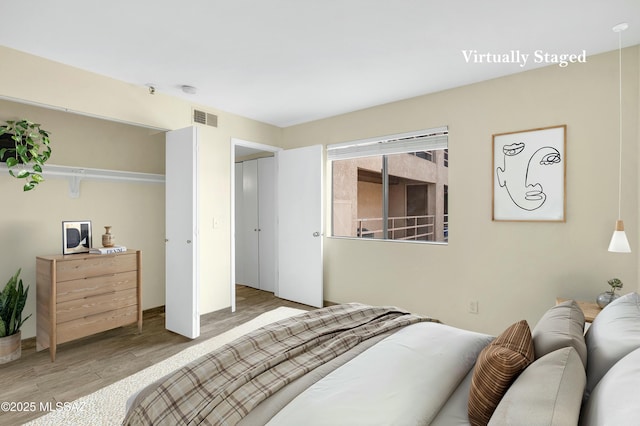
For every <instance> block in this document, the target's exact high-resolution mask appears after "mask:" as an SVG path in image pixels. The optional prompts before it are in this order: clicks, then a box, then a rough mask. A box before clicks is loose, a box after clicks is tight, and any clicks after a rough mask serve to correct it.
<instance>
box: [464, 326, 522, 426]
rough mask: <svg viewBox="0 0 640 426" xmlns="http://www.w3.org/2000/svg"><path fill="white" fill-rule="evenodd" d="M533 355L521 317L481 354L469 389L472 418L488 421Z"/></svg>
mask: <svg viewBox="0 0 640 426" xmlns="http://www.w3.org/2000/svg"><path fill="white" fill-rule="evenodd" d="M533 359H534V348H533V339H532V338H531V330H530V329H529V324H527V322H526V321H525V320H522V321H518V322H517V323H515V324H513V325H511V326H510V327H509V328H507V329H506V330H505V331H503V332H502V334H500V336H498V337H497V338H496V339H495V340H494V341H493V342H491V343H490V344H489V345H487V347H485V348H484V349H483V350H482V351H481V352H480V355H478V360H477V361H476V365H475V367H474V370H473V377H472V379H471V388H470V390H469V407H468V412H469V422H470V423H471V424H472V425H473V426H478V425H486V424H487V423H488V422H489V419H490V418H491V415H492V414H493V412H494V411H495V409H496V407H497V406H498V403H499V402H500V400H501V399H502V396H503V395H504V394H505V392H506V391H507V389H509V386H510V385H511V383H512V382H513V381H514V380H515V379H516V377H518V375H519V374H520V373H521V372H522V370H524V369H525V368H526V367H527V366H528V365H529V364H531V363H532V362H533Z"/></svg>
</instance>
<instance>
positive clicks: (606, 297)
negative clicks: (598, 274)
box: [596, 278, 622, 308]
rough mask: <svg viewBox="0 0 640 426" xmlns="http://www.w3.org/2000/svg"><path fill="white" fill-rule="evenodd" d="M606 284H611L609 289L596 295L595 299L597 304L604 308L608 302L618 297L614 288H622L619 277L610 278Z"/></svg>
mask: <svg viewBox="0 0 640 426" xmlns="http://www.w3.org/2000/svg"><path fill="white" fill-rule="evenodd" d="M607 284H609V285H610V286H611V290H608V291H605V292H604V293H600V294H599V295H598V298H597V299H596V302H597V303H598V306H600V307H601V308H604V307H605V306H607V305H608V304H609V303H611V302H613V301H614V300H616V299H617V298H618V297H620V296H619V295H617V294H616V290H617V289H619V288H622V281H620V279H619V278H611V279H610V280H609V281H607Z"/></svg>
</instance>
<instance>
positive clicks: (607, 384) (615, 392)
mask: <svg viewBox="0 0 640 426" xmlns="http://www.w3.org/2000/svg"><path fill="white" fill-rule="evenodd" d="M639 384H640V348H638V349H636V350H635V351H633V352H631V353H630V354H628V355H627V356H625V357H624V358H622V359H621V360H620V361H618V362H617V363H616V365H614V366H613V367H611V369H610V370H609V372H608V373H607V374H605V376H604V377H603V378H602V379H601V380H600V382H599V383H598V385H597V386H596V387H595V388H594V389H593V392H591V396H590V397H589V400H588V401H587V403H586V405H585V406H584V407H583V409H582V415H581V416H580V424H581V425H583V426H591V425H594V426H596V425H615V426H625V425H634V426H635V425H637V424H638V421H639V419H640V404H638V385H639Z"/></svg>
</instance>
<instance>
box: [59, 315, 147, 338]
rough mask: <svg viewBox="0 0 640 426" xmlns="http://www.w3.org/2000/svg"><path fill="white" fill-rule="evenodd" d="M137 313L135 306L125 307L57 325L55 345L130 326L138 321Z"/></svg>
mask: <svg viewBox="0 0 640 426" xmlns="http://www.w3.org/2000/svg"><path fill="white" fill-rule="evenodd" d="M137 312H138V310H137V307H136V306H127V307H125V308H120V309H116V310H113V311H108V312H102V313H99V314H93V315H90V316H87V317H83V318H78V319H75V320H73V321H67V322H65V323H62V324H58V327H57V333H56V343H57V344H60V343H65V342H69V341H71V340H75V339H78V338H80V337H85V336H88V335H90V334H95V333H100V332H101V331H106V330H111V329H112V328H116V327H121V326H123V325H127V324H132V323H134V322H136V321H137V320H138V314H137Z"/></svg>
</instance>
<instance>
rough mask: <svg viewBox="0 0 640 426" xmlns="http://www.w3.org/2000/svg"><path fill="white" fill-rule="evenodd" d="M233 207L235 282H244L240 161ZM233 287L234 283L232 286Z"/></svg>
mask: <svg viewBox="0 0 640 426" xmlns="http://www.w3.org/2000/svg"><path fill="white" fill-rule="evenodd" d="M235 182H236V184H235V187H234V191H235V209H234V213H235V214H234V218H235V233H234V242H235V254H236V256H235V264H236V266H235V271H236V276H235V281H234V282H237V283H243V282H245V277H244V271H245V269H246V268H245V267H244V264H243V262H242V260H243V254H242V253H243V251H244V208H243V206H244V198H243V196H244V194H243V192H242V163H235ZM232 288H233V289H235V285H234V286H232Z"/></svg>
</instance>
